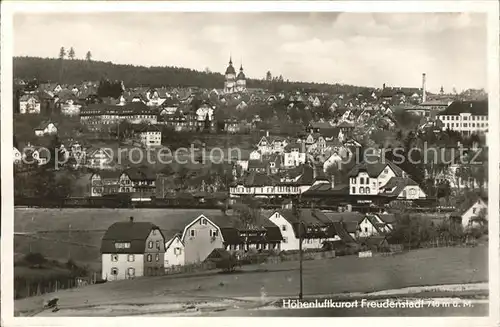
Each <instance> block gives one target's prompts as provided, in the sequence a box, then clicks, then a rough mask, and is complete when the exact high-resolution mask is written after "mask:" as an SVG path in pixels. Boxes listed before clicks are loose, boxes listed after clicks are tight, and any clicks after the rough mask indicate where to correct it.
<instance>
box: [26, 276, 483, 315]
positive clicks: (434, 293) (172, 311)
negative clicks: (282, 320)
mask: <svg viewBox="0 0 500 327" xmlns="http://www.w3.org/2000/svg"><path fill="white" fill-rule="evenodd" d="M487 292H488V283H475V284H454V285H435V286H421V287H407V288H402V289H392V290H384V291H378V292H371V293H360V292H355V293H341V294H329V295H325V294H318V295H309V296H307V297H306V298H305V299H306V300H307V299H309V300H311V299H325V298H329V299H334V300H338V301H342V300H350V299H356V298H364V299H385V298H391V297H398V298H399V297H405V298H416V297H419V298H441V299H442V298H450V297H453V298H460V297H464V296H465V297H477V296H479V295H482V297H483V298H484V297H485V296H487ZM282 299H283V297H276V296H274V297H268V296H265V295H263V296H261V297H239V298H221V297H210V296H192V297H183V298H178V297H168V296H165V297H162V298H156V301H141V300H137V301H136V302H133V303H130V302H129V303H102V304H92V305H90V304H89V305H85V306H71V305H68V306H65V305H64V303H61V305H60V306H59V311H57V312H51V311H50V310H45V311H38V312H31V313H25V314H24V315H26V316H59V317H61V316H80V317H83V316H85V317H92V316H94V317H96V316H133V315H146V316H148V315H161V316H193V315H195V316H196V315H207V314H210V313H213V312H218V311H234V312H235V313H237V312H238V311H241V310H269V309H273V308H276V307H277V305H278V303H279V302H280V301H281V300H282ZM473 301H476V302H478V303H481V302H484V301H487V299H486V300H485V299H474V300H473Z"/></svg>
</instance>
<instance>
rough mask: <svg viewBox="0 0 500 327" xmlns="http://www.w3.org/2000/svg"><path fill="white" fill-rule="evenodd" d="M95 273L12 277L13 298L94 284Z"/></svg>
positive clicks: (95, 279)
mask: <svg viewBox="0 0 500 327" xmlns="http://www.w3.org/2000/svg"><path fill="white" fill-rule="evenodd" d="M96 281H97V273H93V274H92V276H90V277H74V276H53V277H50V278H31V279H30V278H27V277H23V276H17V277H14V299H16V300H17V299H23V298H26V297H30V296H37V295H42V294H46V293H52V292H57V291H58V290H64V289H71V288H77V287H82V286H86V285H91V284H95V283H96Z"/></svg>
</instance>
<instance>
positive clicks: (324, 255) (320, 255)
mask: <svg viewBox="0 0 500 327" xmlns="http://www.w3.org/2000/svg"><path fill="white" fill-rule="evenodd" d="M335 257H336V254H335V251H321V252H303V254H302V259H303V260H321V259H331V258H335ZM298 260H300V253H282V254H280V255H277V256H269V257H267V259H266V262H267V263H280V262H283V261H298Z"/></svg>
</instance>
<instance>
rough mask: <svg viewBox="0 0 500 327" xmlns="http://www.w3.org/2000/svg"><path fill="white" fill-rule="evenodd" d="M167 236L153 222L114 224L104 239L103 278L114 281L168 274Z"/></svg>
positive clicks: (102, 245)
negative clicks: (165, 270) (166, 270)
mask: <svg viewBox="0 0 500 327" xmlns="http://www.w3.org/2000/svg"><path fill="white" fill-rule="evenodd" d="M164 256H165V238H164V237H163V234H162V232H161V230H160V228H159V227H158V226H156V225H154V224H152V223H149V222H134V220H133V218H132V217H131V218H130V221H123V222H116V223H114V224H112V225H111V226H110V227H109V228H108V230H107V231H106V233H105V234H104V236H103V238H102V241H101V258H102V279H104V280H108V281H113V280H121V279H131V278H134V277H139V276H157V275H162V274H163V273H164V269H165V268H164Z"/></svg>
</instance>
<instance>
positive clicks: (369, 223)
mask: <svg viewBox="0 0 500 327" xmlns="http://www.w3.org/2000/svg"><path fill="white" fill-rule="evenodd" d="M390 231H391V226H389V225H387V224H386V223H385V222H384V221H383V220H382V219H381V218H380V217H379V216H378V215H372V214H368V215H366V216H364V217H363V220H361V222H360V223H359V227H358V237H371V236H374V235H383V234H386V233H389V232H390Z"/></svg>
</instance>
